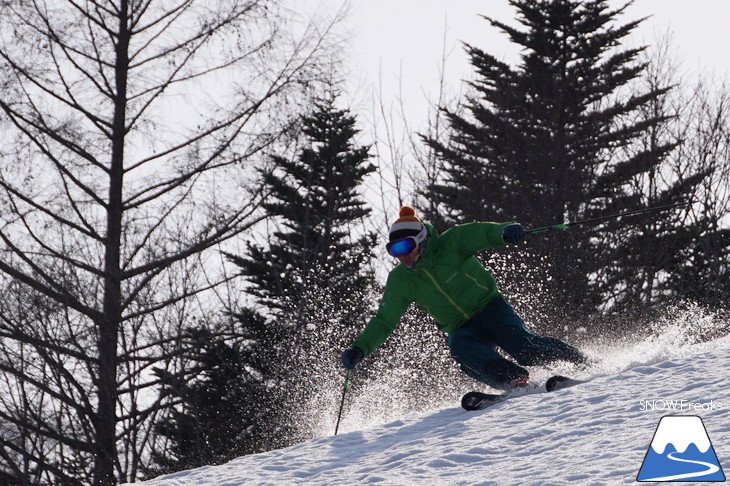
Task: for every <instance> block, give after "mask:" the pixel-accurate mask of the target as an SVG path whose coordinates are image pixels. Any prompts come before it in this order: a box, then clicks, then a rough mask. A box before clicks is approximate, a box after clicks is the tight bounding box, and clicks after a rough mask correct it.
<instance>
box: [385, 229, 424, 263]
mask: <svg viewBox="0 0 730 486" xmlns="http://www.w3.org/2000/svg"><path fill="white" fill-rule="evenodd" d="M426 238H428V231H427V230H426V227H425V226H421V231H420V232H419V233H418V234H417V235H415V236H404V237H403V238H398V239H397V240H393V241H391V242H390V243H387V244H386V245H385V249H386V250H388V254H389V255H390V256H394V257H399V256H404V255H410V254H411V253H412V252H413V250H415V249H416V248H418V246H419V245H420V244H421V243H423V242H424V241H426Z"/></svg>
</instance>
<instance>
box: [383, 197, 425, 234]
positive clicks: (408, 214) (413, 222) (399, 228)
mask: <svg viewBox="0 0 730 486" xmlns="http://www.w3.org/2000/svg"><path fill="white" fill-rule="evenodd" d="M406 236H415V237H416V239H417V240H418V242H419V243H421V242H422V241H424V240H425V239H426V237H427V236H428V231H427V230H426V227H425V226H424V225H423V223H422V222H421V220H420V219H418V217H417V216H416V211H415V210H414V209H413V208H412V207H410V206H403V207H402V208H400V211H399V213H398V219H396V220H395V222H394V223H393V224H392V225H391V227H390V234H389V240H390V241H395V240H397V239H399V238H405V237H406Z"/></svg>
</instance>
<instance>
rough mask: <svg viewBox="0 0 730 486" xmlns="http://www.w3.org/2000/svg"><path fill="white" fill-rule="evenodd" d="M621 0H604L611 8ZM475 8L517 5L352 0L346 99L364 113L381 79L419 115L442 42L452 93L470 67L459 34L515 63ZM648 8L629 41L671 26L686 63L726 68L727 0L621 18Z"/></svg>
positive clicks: (391, 96)
mask: <svg viewBox="0 0 730 486" xmlns="http://www.w3.org/2000/svg"><path fill="white" fill-rule="evenodd" d="M626 3H627V2H625V1H623V0H620V1H619V0H610V1H609V4H610V5H611V7H612V8H619V7H621V6H623V5H625V4H626ZM296 4H297V5H300V6H302V5H308V6H309V8H316V9H320V11H324V12H328V11H329V12H332V11H335V10H337V9H338V8H339V7H341V6H342V4H343V0H299V1H298V2H296ZM295 9H297V7H295ZM480 15H486V16H489V17H492V18H494V19H496V20H499V21H502V22H505V23H508V24H512V25H515V24H516V21H515V17H516V9H515V8H514V7H512V6H511V5H510V4H509V2H508V0H449V1H445V0H351V1H350V11H349V14H348V16H347V21H346V29H347V30H348V36H349V40H350V45H349V46H346V47H345V49H346V51H345V57H346V58H347V60H348V64H347V68H348V69H349V70H350V71H349V73H348V74H347V79H348V88H347V91H348V97H349V98H350V107H351V108H352V109H353V110H354V111H355V112H357V113H358V115H365V114H364V113H361V112H362V111H363V109H364V110H365V111H367V110H368V109H369V108H371V106H372V103H373V93H374V92H380V90H381V88H380V86H382V92H383V96H382V97H381V98H382V99H383V101H384V103H385V105H389V104H395V103H397V99H398V98H399V97H400V98H401V99H402V101H403V102H404V103H405V105H406V109H407V111H408V112H409V113H411V114H412V115H411V116H412V117H415V118H417V119H418V118H420V119H423V118H424V117H425V114H426V110H427V106H428V101H427V100H428V99H431V100H435V98H436V96H437V93H438V81H439V70H440V66H441V57H442V52H443V50H444V45H445V46H446V50H447V51H449V52H450V54H449V57H448V60H447V64H446V81H447V85H448V89H450V90H451V91H452V92H453V93H456V92H458V90H459V86H460V82H461V80H462V79H464V78H468V77H469V76H470V75H471V69H470V66H469V65H468V62H467V58H466V55H465V54H464V52H463V49H462V48H461V41H465V42H468V43H470V44H473V45H475V46H477V47H479V48H481V49H482V50H485V51H487V52H489V53H490V54H493V55H496V56H497V57H498V58H501V59H503V60H505V61H507V62H509V63H510V64H514V63H516V62H517V61H518V51H517V48H516V46H514V45H513V44H511V43H510V42H509V41H508V40H507V36H506V34H504V33H502V32H500V31H499V30H498V29H495V28H493V27H492V26H491V25H489V23H488V22H487V21H486V20H484V19H482V18H481V17H480ZM647 16H650V17H649V18H648V19H647V20H645V21H644V23H643V24H642V25H641V26H640V27H639V28H638V29H637V30H635V31H634V35H633V36H632V37H631V38H630V39H628V44H624V45H625V46H626V47H634V46H639V45H653V44H656V41H657V39H658V38H659V37H661V36H662V35H665V34H667V33H671V34H672V38H673V43H674V48H675V49H676V54H677V56H678V58H679V59H681V60H682V66H683V68H684V69H685V70H689V71H691V72H694V73H697V72H703V73H704V72H709V73H712V74H714V75H716V76H718V77H722V76H726V75H727V73H728V72H729V71H730V54H728V52H727V50H726V49H727V47H728V45H730V42H728V41H729V40H730V34H729V33H728V32H729V30H728V27H727V22H728V18H730V2H728V1H727V0H693V1H688V0H635V1H634V3H633V4H632V5H630V6H629V7H628V8H627V10H626V12H625V13H624V15H622V16H620V17H618V22H620V23H621V24H623V23H626V22H629V21H633V20H637V19H639V18H641V17H647ZM424 121H425V120H424ZM411 123H413V124H415V125H418V124H419V123H420V122H418V121H417V120H411Z"/></svg>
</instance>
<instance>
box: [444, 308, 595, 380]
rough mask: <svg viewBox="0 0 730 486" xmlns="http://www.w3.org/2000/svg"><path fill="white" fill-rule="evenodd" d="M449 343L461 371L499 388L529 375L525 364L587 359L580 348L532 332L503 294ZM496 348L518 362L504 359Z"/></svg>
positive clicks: (453, 334) (536, 364) (582, 360)
mask: <svg viewBox="0 0 730 486" xmlns="http://www.w3.org/2000/svg"><path fill="white" fill-rule="evenodd" d="M448 344H449V348H450V349H451V356H452V357H453V358H454V360H456V362H457V363H459V364H460V365H461V369H462V371H464V372H465V373H466V374H467V375H469V376H470V377H472V378H474V379H476V380H478V381H481V382H482V383H485V384H487V385H489V386H491V387H493V388H498V389H507V388H509V387H510V386H511V384H512V383H513V382H514V380H515V379H518V378H527V377H529V372H528V371H527V370H526V369H525V368H523V366H540V365H545V364H548V363H550V362H553V361H560V360H564V361H570V362H574V363H583V362H585V360H586V357H585V355H583V353H581V352H580V351H579V350H578V349H577V348H575V347H573V346H571V345H569V344H566V343H564V342H563V341H561V340H560V339H557V338H554V337H547V336H539V335H537V334H535V333H533V332H531V331H529V330H528V329H527V328H526V327H525V323H524V322H522V319H520V316H518V315H517V314H516V313H515V311H514V309H512V306H511V305H510V304H509V303H508V302H507V301H506V300H505V299H504V298H503V297H501V296H497V297H496V298H495V299H494V300H492V301H491V302H490V303H489V304H487V306H486V307H485V308H484V309H483V310H482V311H481V312H480V313H479V314H477V315H476V316H474V317H473V318H472V319H470V320H469V321H467V322H466V323H464V325H463V326H461V327H460V328H459V329H456V330H454V331H453V332H451V334H449V337H448ZM497 347H499V348H501V349H502V350H503V351H504V352H505V353H507V354H508V355H510V356H511V357H512V358H514V359H515V361H517V363H518V364H515V363H513V362H512V361H510V360H508V359H505V358H503V357H502V355H500V354H499V353H498V352H497ZM519 365H521V366H519Z"/></svg>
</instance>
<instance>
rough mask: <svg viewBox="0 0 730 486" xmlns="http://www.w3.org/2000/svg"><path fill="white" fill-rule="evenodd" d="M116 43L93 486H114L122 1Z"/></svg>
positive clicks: (125, 43) (124, 68)
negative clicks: (96, 449)
mask: <svg viewBox="0 0 730 486" xmlns="http://www.w3.org/2000/svg"><path fill="white" fill-rule="evenodd" d="M121 3H122V5H121V12H120V15H119V42H118V44H117V47H116V65H115V73H116V98H115V100H114V120H113V127H112V133H113V136H112V153H111V164H110V171H109V202H108V207H107V231H106V254H105V259H104V266H105V279H104V304H103V305H104V317H103V318H102V319H101V321H100V322H99V344H98V346H99V383H98V393H99V395H98V396H99V404H98V407H99V410H98V421H97V445H98V448H99V451H98V453H97V457H96V461H95V471H94V485H95V486H107V485H109V486H110V485H113V484H115V483H116V481H115V479H114V465H115V464H116V458H117V450H116V424H117V413H116V406H117V398H118V396H117V395H118V392H117V354H118V349H117V343H118V337H119V327H120V325H121V322H122V308H121V301H122V292H121V282H122V271H121V265H120V251H121V235H122V214H123V208H122V186H123V178H124V139H125V131H126V107H127V74H128V69H129V57H128V49H129V31H128V29H127V3H126V2H124V1H123V2H121Z"/></svg>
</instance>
